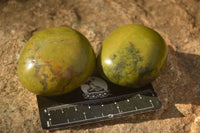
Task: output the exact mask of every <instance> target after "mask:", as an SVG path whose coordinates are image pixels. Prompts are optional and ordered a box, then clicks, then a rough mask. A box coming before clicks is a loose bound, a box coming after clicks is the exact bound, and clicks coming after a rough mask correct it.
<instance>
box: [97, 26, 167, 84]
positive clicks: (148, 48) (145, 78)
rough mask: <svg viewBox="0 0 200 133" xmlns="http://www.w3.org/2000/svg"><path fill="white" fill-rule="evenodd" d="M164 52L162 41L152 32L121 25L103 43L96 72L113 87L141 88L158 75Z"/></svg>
mask: <svg viewBox="0 0 200 133" xmlns="http://www.w3.org/2000/svg"><path fill="white" fill-rule="evenodd" d="M167 52H168V48H167V46H166V44H165V42H164V40H163V38H162V37H161V36H160V35H159V34H158V33H157V32H156V31H154V30H152V29H150V28H148V27H146V26H143V25H137V24H130V25H125V26H122V27H120V28H118V29H116V30H114V31H113V32H112V33H111V34H110V35H109V36H108V37H107V38H106V39H105V40H104V42H103V45H102V50H101V53H100V55H99V56H98V62H97V65H98V70H99V72H100V73H101V75H102V76H103V77H104V78H106V79H107V80H109V81H111V82H113V83H115V84H117V85H120V86H127V87H133V88H137V87H142V86H144V85H146V84H148V83H150V82H152V81H153V80H155V79H156V78H157V77H158V76H159V75H160V73H161V70H162V69H163V67H164V64H165V62H166V59H167Z"/></svg>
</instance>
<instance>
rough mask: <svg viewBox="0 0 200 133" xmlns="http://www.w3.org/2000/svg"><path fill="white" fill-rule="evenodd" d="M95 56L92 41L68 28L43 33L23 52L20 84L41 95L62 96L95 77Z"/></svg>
mask: <svg viewBox="0 0 200 133" xmlns="http://www.w3.org/2000/svg"><path fill="white" fill-rule="evenodd" d="M94 67H95V54H94V52H93V49H92V47H91V45H90V43H89V41H88V40H87V39H86V38H85V37H84V36H83V35H82V34H80V33H79V32H77V31H76V30H73V29H71V28H67V27H54V28H49V29H45V30H42V31H40V32H38V33H36V34H35V35H34V36H32V37H31V38H30V40H29V41H28V42H27V44H26V45H25V47H24V49H23V50H22V52H21V55H20V58H19V62H18V75H19V79H20V81H21V83H22V84H23V85H24V87H26V88H27V89H28V90H30V91H31V92H33V93H35V94H38V95H45V96H53V95H61V94H64V93H67V92H70V91H72V90H74V89H75V88H77V87H79V86H80V85H81V84H82V83H83V82H84V81H85V80H87V78H88V77H89V76H90V75H91V74H92V72H93V70H94Z"/></svg>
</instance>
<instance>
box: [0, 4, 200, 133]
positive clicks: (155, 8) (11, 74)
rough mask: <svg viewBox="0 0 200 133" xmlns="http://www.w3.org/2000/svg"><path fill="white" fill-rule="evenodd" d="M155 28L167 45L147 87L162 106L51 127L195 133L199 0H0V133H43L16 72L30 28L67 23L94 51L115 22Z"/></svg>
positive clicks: (199, 105) (85, 132) (199, 117)
mask: <svg viewBox="0 0 200 133" xmlns="http://www.w3.org/2000/svg"><path fill="white" fill-rule="evenodd" d="M132 23H139V24H144V25H146V26H148V27H151V28H153V29H155V30H156V31H157V32H159V33H160V34H161V35H162V36H163V38H164V39H165V41H166V43H167V45H168V47H169V55H168V60H167V65H166V67H165V70H164V72H163V73H162V75H161V76H160V77H159V78H157V79H156V80H155V81H154V82H153V86H154V88H155V90H156V92H157V94H158V96H159V98H160V100H161V102H162V104H163V107H162V108H161V109H160V110H158V111H154V112H150V113H144V114H138V115H131V116H127V117H124V118H118V119H114V120H109V121H105V122H98V123H94V124H89V125H83V126H77V127H73V128H68V129H65V130H55V131H51V132H55V133H74V132H78V133H101V132H104V133H106V132H109V133H119V132H120V133H133V132H137V133H200V1H199V0H123V1H122V0H48V1H45V0H0V133H40V132H49V131H45V130H43V129H42V128H41V125H40V119H39V113H38V107H37V101H36V97H35V95H34V94H32V93H30V92H29V91H28V90H26V89H25V88H24V87H23V86H22V85H21V83H20V82H19V79H18V76H17V62H18V59H19V55H20V52H21V50H22V48H23V46H24V45H25V43H26V41H27V40H28V39H29V38H30V37H31V36H32V35H33V34H34V33H36V32H37V31H40V30H42V29H45V28H49V27H54V26H61V25H62V26H63V25H64V26H68V27H72V28H74V29H76V30H78V31H80V32H81V33H82V34H84V35H85V36H86V37H87V38H88V39H89V41H90V42H91V44H92V46H93V48H94V50H95V52H96V53H98V51H99V49H100V47H101V44H102V41H103V40H104V39H105V38H106V36H107V35H108V34H109V33H110V32H111V31H113V30H114V29H116V28H117V27H119V26H122V25H125V24H132Z"/></svg>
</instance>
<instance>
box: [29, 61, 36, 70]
mask: <svg viewBox="0 0 200 133" xmlns="http://www.w3.org/2000/svg"><path fill="white" fill-rule="evenodd" d="M34 64H35V60H30V61H28V63H27V70H29V69H31V68H32V67H33V66H34Z"/></svg>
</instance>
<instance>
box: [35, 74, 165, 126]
mask: <svg viewBox="0 0 200 133" xmlns="http://www.w3.org/2000/svg"><path fill="white" fill-rule="evenodd" d="M37 101H38V107H39V113H40V120H41V124H42V128H43V129H56V128H67V127H71V126H76V125H82V124H87V123H93V122H98V121H103V120H108V119H113V118H118V117H122V116H127V115H131V114H138V113H143V112H149V111H153V110H156V109H159V108H161V106H162V105H161V102H160V101H159V99H158V97H157V95H156V93H155V91H154V89H153V87H152V85H151V84H149V85H147V86H145V87H143V88H138V89H133V88H127V87H121V86H118V85H115V84H112V83H110V82H107V81H105V80H103V79H102V78H101V77H98V76H92V77H90V78H89V79H88V81H86V82H85V83H84V84H83V85H81V86H80V87H79V88H77V89H76V90H74V91H73V92H71V93H68V94H65V95H62V96H54V97H44V96H39V95H37Z"/></svg>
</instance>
